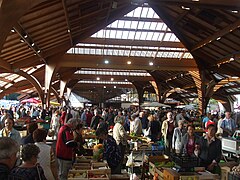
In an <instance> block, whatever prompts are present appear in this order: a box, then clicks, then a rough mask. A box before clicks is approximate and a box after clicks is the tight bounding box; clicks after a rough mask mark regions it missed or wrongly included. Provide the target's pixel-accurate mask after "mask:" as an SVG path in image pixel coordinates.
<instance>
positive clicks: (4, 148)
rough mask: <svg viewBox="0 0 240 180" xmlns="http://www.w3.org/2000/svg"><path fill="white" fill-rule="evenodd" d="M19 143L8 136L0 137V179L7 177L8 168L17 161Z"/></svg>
mask: <svg viewBox="0 0 240 180" xmlns="http://www.w3.org/2000/svg"><path fill="white" fill-rule="evenodd" d="M18 152H19V145H18V143H17V142H16V141H14V140H13V139H12V138H10V137H1V138H0V179H3V180H5V179H8V176H9V173H10V170H11V169H12V168H13V167H14V165H15V163H16V161H17V153H18Z"/></svg>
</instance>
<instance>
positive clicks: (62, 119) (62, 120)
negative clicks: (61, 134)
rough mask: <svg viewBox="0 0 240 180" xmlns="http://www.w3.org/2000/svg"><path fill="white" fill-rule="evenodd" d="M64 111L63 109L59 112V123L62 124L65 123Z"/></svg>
mask: <svg viewBox="0 0 240 180" xmlns="http://www.w3.org/2000/svg"><path fill="white" fill-rule="evenodd" d="M66 114H67V113H66V112H65V111H63V112H62V114H61V117H60V125H61V126H63V125H64V123H65V118H66Z"/></svg>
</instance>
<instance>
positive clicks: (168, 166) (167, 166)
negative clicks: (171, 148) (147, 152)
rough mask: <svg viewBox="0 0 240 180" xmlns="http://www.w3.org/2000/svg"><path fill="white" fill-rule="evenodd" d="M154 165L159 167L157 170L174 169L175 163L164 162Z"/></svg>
mask: <svg viewBox="0 0 240 180" xmlns="http://www.w3.org/2000/svg"><path fill="white" fill-rule="evenodd" d="M154 165H155V166H156V167H157V168H163V167H165V168H172V167H174V165H175V163H174V162H172V161H169V162H166V161H162V162H155V163H154Z"/></svg>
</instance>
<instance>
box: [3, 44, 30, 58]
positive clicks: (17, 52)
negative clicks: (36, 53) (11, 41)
mask: <svg viewBox="0 0 240 180" xmlns="http://www.w3.org/2000/svg"><path fill="white" fill-rule="evenodd" d="M20 50H21V51H20ZM24 53H29V54H33V52H32V51H31V50H30V49H28V48H27V47H21V48H18V49H17V50H13V51H12V52H10V51H9V52H8V53H4V54H2V55H1V57H2V58H3V59H4V60H10V59H11V58H12V57H16V56H19V55H21V54H24Z"/></svg>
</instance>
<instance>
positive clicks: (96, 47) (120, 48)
mask: <svg viewBox="0 0 240 180" xmlns="http://www.w3.org/2000/svg"><path fill="white" fill-rule="evenodd" d="M124 45H125V44H124ZM74 48H79V49H94V50H95V49H100V50H102V49H103V48H104V49H107V50H108V49H112V50H125V51H126V50H131V51H153V52H182V53H183V54H184V53H186V51H185V49H182V50H179V49H177V50H169V49H164V50H162V49H158V50H157V49H156V48H154V47H149V48H148V49H142V48H141V47H131V48H129V47H103V46H102V47H101V46H96V45H90V46H84V45H76V46H74Z"/></svg>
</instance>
